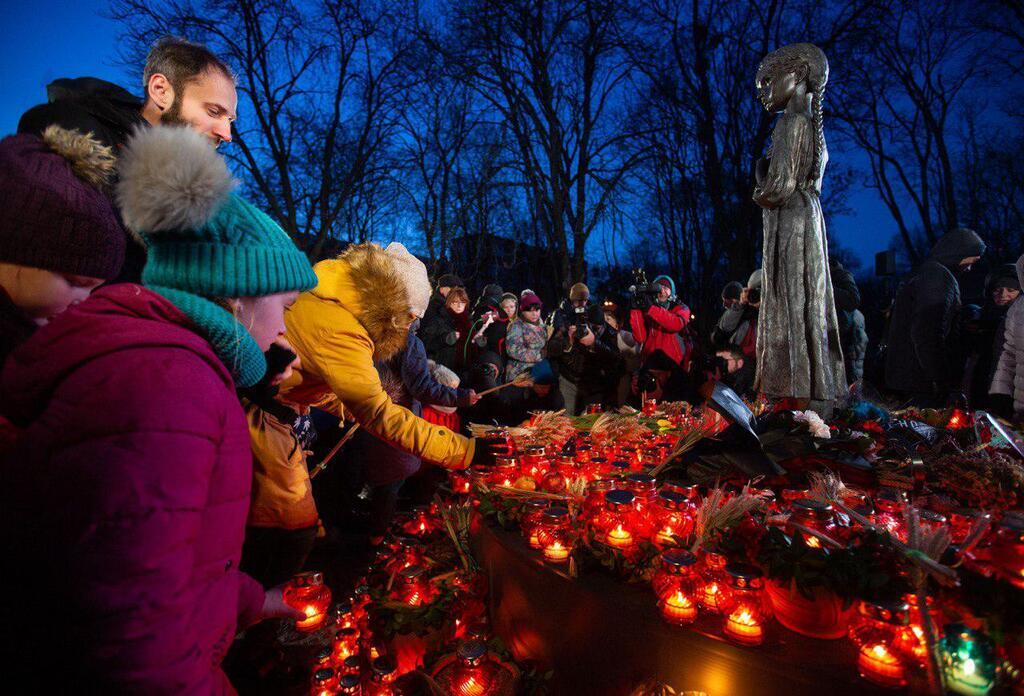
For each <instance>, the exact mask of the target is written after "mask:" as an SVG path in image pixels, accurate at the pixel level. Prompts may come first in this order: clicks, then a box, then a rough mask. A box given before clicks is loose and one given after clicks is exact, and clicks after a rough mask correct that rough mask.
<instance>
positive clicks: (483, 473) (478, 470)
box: [469, 464, 494, 491]
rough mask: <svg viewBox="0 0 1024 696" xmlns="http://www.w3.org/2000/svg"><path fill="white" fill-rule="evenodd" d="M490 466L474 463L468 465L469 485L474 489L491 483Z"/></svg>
mask: <svg viewBox="0 0 1024 696" xmlns="http://www.w3.org/2000/svg"><path fill="white" fill-rule="evenodd" d="M493 473H494V472H493V471H492V470H491V467H489V466H484V465H482V464H475V465H473V466H471V467H469V487H470V488H471V489H472V490H474V491H479V490H483V489H484V488H485V487H486V488H489V487H490V486H491V484H492V483H493V480H492V474H493Z"/></svg>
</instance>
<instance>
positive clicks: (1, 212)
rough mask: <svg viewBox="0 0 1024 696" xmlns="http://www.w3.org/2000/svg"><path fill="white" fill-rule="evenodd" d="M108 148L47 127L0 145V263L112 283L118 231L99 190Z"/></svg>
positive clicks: (122, 238)
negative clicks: (42, 131) (41, 134)
mask: <svg viewBox="0 0 1024 696" xmlns="http://www.w3.org/2000/svg"><path fill="white" fill-rule="evenodd" d="M113 166H114V157H113V155H112V154H111V151H110V148H108V147H105V146H103V145H101V144H100V143H99V142H98V141H96V140H95V139H94V138H92V137H90V136H88V135H82V134H81V133H79V132H78V131H73V130H65V129H62V128H58V127H56V126H50V127H49V128H47V129H46V131H45V132H44V133H43V137H42V138H39V137H37V136H35V135H30V134H27V133H25V134H20V135H12V136H9V137H7V138H4V139H3V140H2V141H0V261H4V262H7V263H14V264H18V265H19V266H32V267H34V268H42V269H44V270H47V271H54V272H56V273H68V274H72V275H81V276H89V277H91V278H104V279H108V280H109V279H112V278H115V277H116V276H117V274H118V273H119V272H120V270H121V265H122V264H123V263H124V250H125V242H126V239H127V237H126V234H127V233H126V232H125V229H124V228H123V227H122V226H121V222H120V219H119V218H118V215H117V212H116V211H115V209H114V206H113V203H111V200H110V198H109V197H108V196H107V194H106V193H104V191H103V190H102V189H103V186H104V185H105V183H106V181H107V179H108V177H109V176H110V174H111V173H112V172H113Z"/></svg>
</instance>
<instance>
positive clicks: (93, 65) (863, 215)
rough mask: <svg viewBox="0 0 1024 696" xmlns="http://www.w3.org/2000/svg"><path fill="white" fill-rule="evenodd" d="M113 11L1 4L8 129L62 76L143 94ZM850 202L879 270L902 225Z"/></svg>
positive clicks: (841, 236) (860, 201)
mask: <svg viewBox="0 0 1024 696" xmlns="http://www.w3.org/2000/svg"><path fill="white" fill-rule="evenodd" d="M106 8H107V2H106V0H73V1H72V2H68V0H63V1H62V2H58V1H56V0H37V1H36V2H33V3H27V2H14V1H13V0H4V2H0V26H2V27H4V35H5V37H6V38H5V41H4V42H3V44H2V45H0V85H2V86H3V88H2V89H0V134H8V133H12V132H14V130H15V129H16V128H17V125H18V118H19V117H20V116H21V114H22V113H23V112H24V111H25V110H26V109H28V108H29V107H30V106H32V105H34V104H37V103H39V102H41V101H44V100H45V98H46V84H47V83H48V82H50V81H52V80H54V79H55V78H58V77H82V76H91V77H99V78H102V79H106V80H110V81H111V82H117V83H119V84H121V85H122V86H124V87H126V88H128V89H129V91H131V92H134V93H136V94H138V93H140V92H141V86H140V85H139V84H137V81H138V79H139V78H138V76H134V75H131V76H129V75H127V74H126V72H125V70H124V69H123V68H121V67H119V66H117V65H116V60H117V46H116V41H117V33H118V27H117V24H116V23H115V22H113V21H111V20H109V19H106V18H105V17H103V16H102V14H103V13H104V12H105V11H106ZM235 67H236V68H237V69H239V70H244V68H245V66H235ZM827 126H828V124H827V123H826V128H827ZM830 156H831V161H832V162H836V161H838V160H839V158H847V161H849V158H850V157H851V156H850V155H849V154H843V153H838V152H835V151H833V152H831V153H830ZM850 164H852V165H853V166H855V167H857V168H859V169H860V170H861V171H866V165H867V162H866V161H860V158H855V159H854V160H853V161H852V162H850ZM825 184H826V186H827V185H828V179H827V175H826V180H825ZM849 206H850V208H852V210H853V211H854V212H853V213H852V214H850V215H844V216H833V217H829V218H828V219H829V222H830V228H829V233H830V234H833V235H835V236H836V237H837V238H838V241H839V242H840V243H841V244H842V245H843V246H845V247H847V248H849V249H851V250H852V251H853V252H854V253H856V254H857V255H858V256H859V257H860V258H861V259H862V260H863V262H864V270H865V271H868V270H870V269H873V264H874V254H875V252H877V251H880V250H882V249H884V248H885V247H886V246H887V244H888V241H889V239H890V238H891V237H892V235H893V234H894V233H895V232H896V226H895V224H894V223H893V221H892V219H891V218H890V216H889V213H888V211H886V210H885V208H884V207H883V206H882V205H881V203H880V202H879V200H878V197H877V194H876V193H875V192H874V191H872V190H870V189H867V188H863V187H861V186H860V185H857V186H855V187H854V189H853V190H852V191H851V195H850V198H849ZM825 212H826V215H827V214H828V211H825ZM595 251H596V250H595Z"/></svg>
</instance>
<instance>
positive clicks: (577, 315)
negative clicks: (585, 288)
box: [572, 307, 590, 338]
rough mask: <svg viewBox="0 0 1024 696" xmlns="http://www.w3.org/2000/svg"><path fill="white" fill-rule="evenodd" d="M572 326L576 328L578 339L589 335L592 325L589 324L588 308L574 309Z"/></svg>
mask: <svg viewBox="0 0 1024 696" xmlns="http://www.w3.org/2000/svg"><path fill="white" fill-rule="evenodd" d="M572 326H575V327H576V337H577V338H582V337H584V336H586V335H587V332H588V331H590V325H589V323H588V322H587V308H586V307H573V308H572Z"/></svg>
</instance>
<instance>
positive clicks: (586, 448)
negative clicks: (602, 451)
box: [576, 442, 594, 464]
mask: <svg viewBox="0 0 1024 696" xmlns="http://www.w3.org/2000/svg"><path fill="white" fill-rule="evenodd" d="M593 449H594V448H593V445H591V444H589V443H587V442H581V443H580V444H578V445H576V462H577V463H578V464H586V463H588V462H589V461H590V458H591V457H592V456H593Z"/></svg>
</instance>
